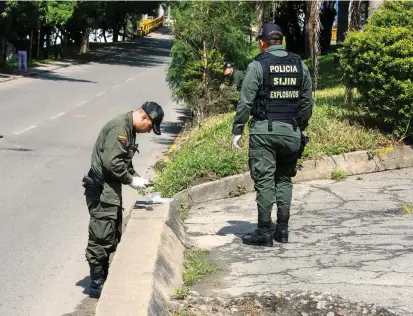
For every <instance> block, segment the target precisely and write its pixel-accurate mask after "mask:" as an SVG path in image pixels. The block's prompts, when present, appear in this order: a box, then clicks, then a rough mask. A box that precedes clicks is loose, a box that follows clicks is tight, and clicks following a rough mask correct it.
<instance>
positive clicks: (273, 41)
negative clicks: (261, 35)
mask: <svg viewBox="0 0 413 316" xmlns="http://www.w3.org/2000/svg"><path fill="white" fill-rule="evenodd" d="M265 43H266V44H267V47H270V46H273V45H281V44H282V43H283V38H282V36H281V37H280V38H277V39H275V38H273V39H269V40H266V41H265Z"/></svg>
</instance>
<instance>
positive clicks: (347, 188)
mask: <svg viewBox="0 0 413 316" xmlns="http://www.w3.org/2000/svg"><path fill="white" fill-rule="evenodd" d="M293 196H294V201H293V206H292V218H291V222H290V223H291V226H290V243H289V244H284V245H281V244H278V243H275V245H274V247H273V248H266V247H258V248H257V247H252V246H245V245H242V243H241V240H240V239H239V237H240V236H242V234H243V233H245V232H246V231H249V230H253V229H254V228H255V224H256V211H255V210H256V206H255V201H254V199H255V194H253V193H250V194H246V195H243V196H240V197H237V198H232V199H225V200H219V201H212V202H207V203H204V204H201V205H196V206H194V207H193V209H192V210H191V212H190V216H189V218H188V219H187V221H186V227H187V232H188V236H191V235H192V237H188V238H189V240H190V242H191V243H192V244H194V245H196V246H198V247H201V248H206V249H210V250H211V259H212V260H216V261H218V263H219V264H220V266H221V267H222V271H221V272H220V273H218V274H217V275H215V276H213V277H211V278H209V279H206V280H204V281H203V282H202V283H200V284H198V285H196V286H195V287H194V290H196V291H198V292H199V293H201V294H202V295H209V296H211V295H212V296H213V295H223V294H229V295H240V294H243V293H246V292H253V293H262V292H267V291H272V292H276V291H279V290H282V291H297V290H299V291H324V292H326V291H328V292H331V293H332V294H338V295H340V296H342V297H343V298H345V299H349V300H353V301H365V302H367V303H374V304H376V305H379V306H383V307H386V308H389V310H392V311H395V312H398V313H400V314H401V315H413V313H412V311H413V264H412V262H413V251H412V249H413V215H409V214H401V213H400V210H401V208H402V204H404V203H411V202H413V169H404V170H396V171H389V172H382V173H374V174H368V175H363V176H359V177H350V178H348V179H347V180H346V181H342V182H335V181H312V182H308V183H304V184H298V185H295V187H294V193H293ZM274 219H275V218H274ZM200 234H202V235H201V236H198V235H200ZM360 315H361V314H360Z"/></svg>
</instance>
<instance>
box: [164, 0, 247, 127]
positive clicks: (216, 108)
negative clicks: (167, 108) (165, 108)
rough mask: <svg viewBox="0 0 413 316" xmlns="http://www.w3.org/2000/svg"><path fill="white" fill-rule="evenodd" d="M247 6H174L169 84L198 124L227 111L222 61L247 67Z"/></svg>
mask: <svg viewBox="0 0 413 316" xmlns="http://www.w3.org/2000/svg"><path fill="white" fill-rule="evenodd" d="M251 9H252V8H251V4H250V3H244V2H231V1H226V2H223V1H202V2H189V1H185V2H183V1H181V2H178V3H175V4H174V5H173V6H172V15H173V17H174V19H175V21H176V22H175V23H174V24H173V26H172V33H173V34H174V35H175V39H174V46H173V48H172V51H171V56H172V62H171V64H170V66H169V69H168V76H167V79H168V82H169V85H170V86H171V88H172V89H173V91H174V95H175V97H176V99H177V100H179V101H184V102H185V104H186V105H187V106H188V107H189V108H190V109H191V110H192V112H193V114H194V115H195V117H196V119H197V122H198V124H201V123H202V121H203V119H204V118H205V117H206V116H207V115H209V114H210V113H212V112H220V111H223V110H228V106H229V102H228V101H229V100H225V98H224V96H223V95H222V94H221V93H220V92H219V89H218V87H219V84H220V82H221V79H222V78H221V76H222V65H223V62H224V58H229V59H230V60H232V61H234V62H236V64H237V66H239V65H244V66H245V65H246V63H247V62H248V59H249V58H250V57H251V56H248V55H249V54H250V53H251V52H252V47H251V45H250V41H249V38H250V34H251V21H252V20H253V10H251Z"/></svg>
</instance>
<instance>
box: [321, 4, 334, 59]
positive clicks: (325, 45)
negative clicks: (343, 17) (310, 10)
mask: <svg viewBox="0 0 413 316" xmlns="http://www.w3.org/2000/svg"><path fill="white" fill-rule="evenodd" d="M335 17H336V10H335V9H334V1H324V2H323V13H322V14H321V17H320V19H321V34H320V45H321V54H322V55H326V54H328V53H329V52H330V45H331V30H332V28H333V23H334V19H335Z"/></svg>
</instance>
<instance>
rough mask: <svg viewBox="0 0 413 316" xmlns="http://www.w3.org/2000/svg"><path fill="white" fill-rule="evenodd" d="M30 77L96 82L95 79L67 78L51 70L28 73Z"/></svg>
mask: <svg viewBox="0 0 413 316" xmlns="http://www.w3.org/2000/svg"><path fill="white" fill-rule="evenodd" d="M30 78H33V79H41V80H51V81H71V82H83V83H97V82H96V81H91V80H85V79H76V78H69V77H65V76H59V75H57V74H54V73H52V72H47V73H44V74H41V73H33V74H32V75H30Z"/></svg>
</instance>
